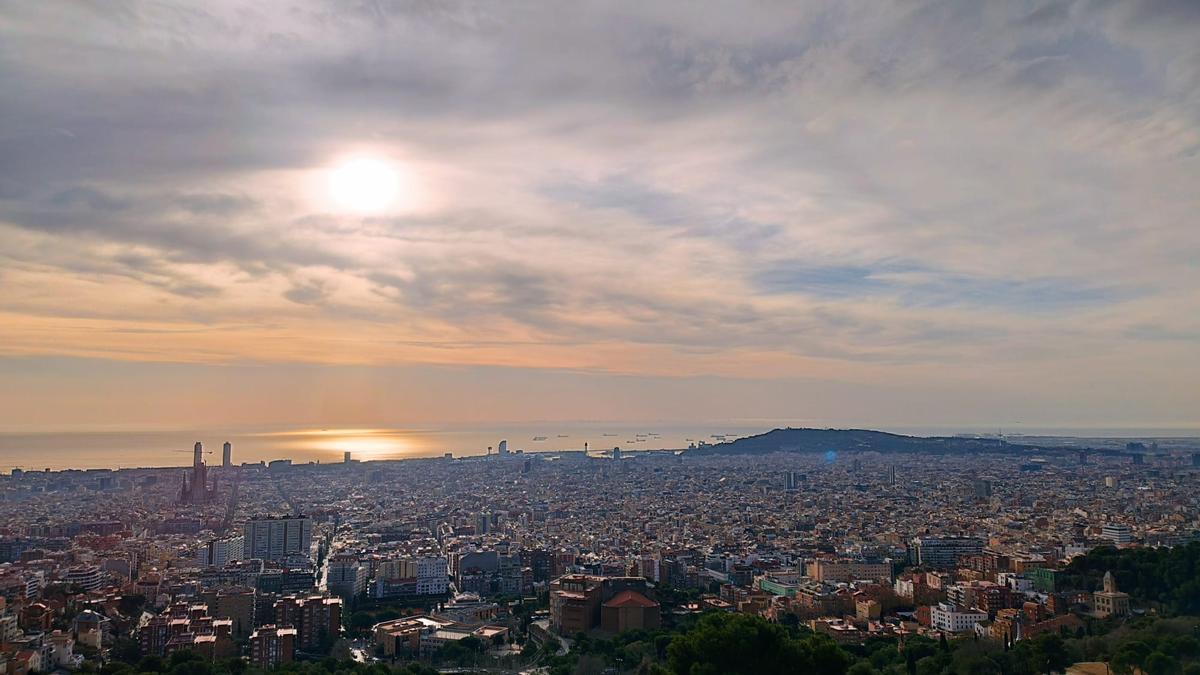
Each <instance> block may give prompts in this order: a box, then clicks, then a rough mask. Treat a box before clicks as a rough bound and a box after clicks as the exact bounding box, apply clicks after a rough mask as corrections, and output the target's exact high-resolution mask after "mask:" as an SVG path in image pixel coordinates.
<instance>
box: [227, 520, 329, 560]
mask: <svg viewBox="0 0 1200 675" xmlns="http://www.w3.org/2000/svg"><path fill="white" fill-rule="evenodd" d="M242 540H243V545H244V548H243V555H242V558H243V559H251V558H261V559H263V560H281V559H283V558H284V557H287V556H290V555H309V554H310V551H311V549H312V520H311V519H310V518H309V517H308V516H304V515H296V516H280V517H258V518H252V519H250V520H248V521H246V523H245V524H244V525H243V526H242Z"/></svg>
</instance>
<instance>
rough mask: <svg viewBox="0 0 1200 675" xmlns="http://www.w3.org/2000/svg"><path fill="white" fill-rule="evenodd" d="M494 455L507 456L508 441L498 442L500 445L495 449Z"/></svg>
mask: <svg viewBox="0 0 1200 675" xmlns="http://www.w3.org/2000/svg"><path fill="white" fill-rule="evenodd" d="M496 454H499V455H507V454H508V441H500V445H499V446H497V448H496Z"/></svg>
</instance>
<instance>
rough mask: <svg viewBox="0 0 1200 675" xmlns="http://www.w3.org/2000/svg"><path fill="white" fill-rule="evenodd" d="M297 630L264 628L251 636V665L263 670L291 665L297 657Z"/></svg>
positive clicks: (274, 627) (276, 627)
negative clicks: (286, 664)
mask: <svg viewBox="0 0 1200 675" xmlns="http://www.w3.org/2000/svg"><path fill="white" fill-rule="evenodd" d="M296 633H297V631H296V629H295V628H281V627H279V626H274V625H271V626H263V627H262V628H259V629H258V630H256V631H254V633H253V634H251V635H250V663H251V664H253V665H254V666H257V667H258V668H261V669H263V670H271V669H273V668H278V667H279V666H281V665H283V664H285V663H291V662H292V660H293V659H295V657H296Z"/></svg>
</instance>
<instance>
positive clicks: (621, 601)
mask: <svg viewBox="0 0 1200 675" xmlns="http://www.w3.org/2000/svg"><path fill="white" fill-rule="evenodd" d="M604 606H605V607H658V603H657V602H655V601H653V600H651V599H650V598H647V597H646V596H644V595H642V594H641V593H638V592H637V591H621V592H620V593H617V594H616V595H615V596H613V599H612V600H609V601H608V602H606V603H604Z"/></svg>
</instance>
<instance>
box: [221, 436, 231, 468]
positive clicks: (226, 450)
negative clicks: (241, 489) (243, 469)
mask: <svg viewBox="0 0 1200 675" xmlns="http://www.w3.org/2000/svg"><path fill="white" fill-rule="evenodd" d="M221 466H225V467H230V466H233V444H232V443H230V442H229V441H225V445H224V446H222V448H221Z"/></svg>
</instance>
